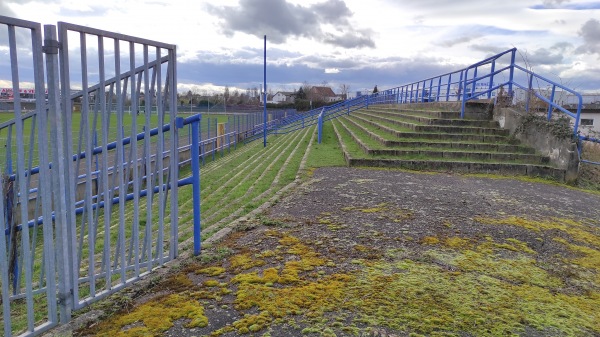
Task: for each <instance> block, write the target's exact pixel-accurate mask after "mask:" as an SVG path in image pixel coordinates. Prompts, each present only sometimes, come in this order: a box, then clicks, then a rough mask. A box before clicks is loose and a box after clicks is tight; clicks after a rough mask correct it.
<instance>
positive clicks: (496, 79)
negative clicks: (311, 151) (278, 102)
mask: <svg viewBox="0 0 600 337" xmlns="http://www.w3.org/2000/svg"><path fill="white" fill-rule="evenodd" d="M516 53H517V49H516V48H512V49H509V50H506V51H504V52H501V53H498V54H496V55H494V56H491V57H488V58H486V59H484V60H482V61H479V62H477V63H474V64H472V65H470V66H468V67H466V68H463V69H460V70H457V71H453V72H449V73H445V74H442V75H438V76H434V77H430V78H427V79H424V80H419V81H416V82H412V83H408V84H405V85H402V86H399V87H396V88H391V89H387V90H383V91H380V92H379V93H375V94H369V95H364V96H360V97H357V98H354V99H349V100H346V101H342V102H338V103H335V104H332V105H329V106H326V107H324V108H318V109H313V110H310V111H308V112H306V113H301V114H297V115H295V116H293V117H291V118H284V119H280V120H277V121H273V122H270V123H268V124H267V132H268V133H269V134H285V133H288V132H292V131H296V130H298V129H301V128H304V127H308V126H312V125H315V124H318V125H319V139H321V137H322V134H321V133H322V122H325V121H327V120H330V119H333V118H336V117H339V116H341V115H343V114H350V113H351V112H352V111H355V110H358V109H362V108H368V107H369V105H373V104H410V103H426V102H460V116H461V118H464V116H465V108H466V103H467V102H468V101H471V100H477V99H481V98H484V99H496V98H497V96H496V94H497V93H498V92H500V93H502V94H505V95H504V96H502V97H503V98H504V99H507V100H508V101H509V102H510V103H511V104H514V103H518V102H517V97H516V95H515V90H516V89H520V90H522V91H523V92H524V93H525V110H526V111H527V112H531V111H532V108H531V100H532V99H533V98H536V99H538V100H539V101H540V102H543V103H545V104H546V105H547V110H546V112H547V119H548V120H550V119H551V118H552V116H553V114H554V113H555V112H558V113H561V112H562V113H564V114H565V115H566V116H568V117H570V118H571V120H572V125H573V138H574V139H575V140H577V142H578V149H579V153H580V160H581V162H584V163H592V164H598V163H595V162H591V161H588V160H584V159H582V158H581V149H582V146H581V142H582V141H591V142H597V143H600V141H599V140H598V139H595V138H592V137H588V136H583V135H580V132H579V122H580V118H581V107H582V97H581V94H579V93H578V92H576V91H574V90H572V89H570V88H568V87H566V86H564V85H562V84H560V83H557V82H555V81H552V80H550V79H548V78H546V77H543V76H540V75H538V74H536V73H534V72H533V71H531V70H528V69H526V68H524V67H521V66H519V65H517V64H516V63H515V59H516ZM534 81H535V83H536V86H537V88H538V89H536V88H534ZM539 88H546V89H545V91H546V93H547V94H548V95H546V94H544V90H540V89H539ZM505 89H506V91H504V90H505ZM559 92H560V93H561V94H565V93H566V94H569V95H573V96H575V97H576V99H577V101H578V103H577V105H576V109H574V111H571V110H569V109H567V108H566V107H565V106H564V105H563V104H562V103H561V102H560V101H559V100H557V94H558V93H559ZM262 128H263V125H262V124H261V125H257V126H256V128H254V129H252V130H251V131H250V132H251V133H252V134H255V133H258V132H259V131H262ZM254 139H256V136H252V135H250V136H249V137H248V139H247V141H253V140H254Z"/></svg>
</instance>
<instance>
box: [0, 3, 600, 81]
mask: <svg viewBox="0 0 600 337" xmlns="http://www.w3.org/2000/svg"><path fill="white" fill-rule="evenodd" d="M0 15H4V16H10V17H16V18H20V19H25V20H30V21H36V22H40V23H42V24H56V22H57V21H65V22H69V23H74V24H78V25H84V26H90V27H94V28H98V29H102V30H111V31H116V32H119V33H122V34H127V35H134V36H138V37H142V38H147V39H151V40H157V41H161V42H165V43H171V44H176V45H177V48H178V49H177V54H178V61H179V64H178V81H179V86H180V90H181V91H185V90H187V89H193V90H203V89H213V90H216V89H218V88H222V87H223V86H226V85H227V86H230V87H235V88H240V89H246V88H251V87H258V86H259V85H260V83H262V62H263V60H262V55H263V35H267V58H268V66H267V67H268V68H267V72H268V85H269V87H270V89H271V90H274V91H277V90H290V91H291V90H294V89H297V88H298V87H299V86H300V85H301V84H302V83H303V82H308V83H309V84H313V85H315V84H319V85H320V84H323V83H327V84H328V85H330V86H331V87H332V88H333V89H334V90H335V91H339V86H340V85H342V84H345V85H346V86H349V87H350V89H351V90H353V91H354V90H364V89H372V88H373V86H374V85H378V87H379V88H380V89H384V88H391V87H395V86H398V85H401V84H405V83H409V82H412V81H416V80H419V79H423V78H426V77H431V76H434V75H438V74H442V73H446V72H449V71H453V70H457V69H460V68H462V67H465V66H467V65H469V64H472V63H474V62H476V61H478V60H481V59H483V58H485V57H487V56H490V55H492V54H494V53H497V52H500V51H503V50H506V49H510V48H512V47H516V48H518V50H519V60H518V61H519V62H520V63H522V64H523V61H524V60H527V63H528V64H529V65H530V66H531V67H532V68H533V69H534V71H535V72H537V73H539V74H542V75H545V76H547V77H550V78H552V79H557V80H560V81H561V82H562V83H564V84H566V85H568V86H570V87H571V88H574V89H576V90H579V91H593V92H598V91H600V21H599V20H600V1H593V0H590V1H588V0H508V1H498V0H493V1H489V0H455V1H444V0H369V1H365V0H220V1H207V0H194V1H190V0H103V1H97V0H96V1H88V0H44V1H32V0H1V2H0ZM4 55H5V54H0V57H5V56H4ZM0 75H1V74H0Z"/></svg>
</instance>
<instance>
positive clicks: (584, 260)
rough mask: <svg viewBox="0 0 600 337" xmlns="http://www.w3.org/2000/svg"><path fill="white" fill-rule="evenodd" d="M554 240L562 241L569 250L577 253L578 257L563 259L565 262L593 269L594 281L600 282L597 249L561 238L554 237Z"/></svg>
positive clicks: (599, 263) (599, 257)
mask: <svg viewBox="0 0 600 337" xmlns="http://www.w3.org/2000/svg"><path fill="white" fill-rule="evenodd" d="M554 241H556V242H560V243H562V244H563V245H565V246H566V247H567V248H569V250H571V251H572V252H574V253H576V254H577V255H579V257H576V258H574V259H563V260H564V261H565V262H566V263H569V264H576V265H578V266H580V267H583V268H586V269H588V270H591V271H593V272H594V274H595V282H596V283H597V284H600V251H599V250H598V249H593V248H590V247H586V246H581V245H575V244H572V243H570V242H568V241H567V240H564V239H561V238H555V239H554Z"/></svg>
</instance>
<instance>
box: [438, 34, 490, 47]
mask: <svg viewBox="0 0 600 337" xmlns="http://www.w3.org/2000/svg"><path fill="white" fill-rule="evenodd" d="M479 37H481V35H473V36H462V37H458V38H455V39H450V40H446V41H441V42H440V45H441V46H442V47H453V46H455V45H457V44H461V43H467V42H471V41H473V40H475V39H478V38H479Z"/></svg>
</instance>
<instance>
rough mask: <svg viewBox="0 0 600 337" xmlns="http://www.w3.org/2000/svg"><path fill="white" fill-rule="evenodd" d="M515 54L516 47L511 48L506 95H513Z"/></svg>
mask: <svg viewBox="0 0 600 337" xmlns="http://www.w3.org/2000/svg"><path fill="white" fill-rule="evenodd" d="M516 55H517V48H513V49H512V52H511V56H510V72H509V73H510V75H509V78H508V96H509V97H512V96H513V81H514V76H515V57H516Z"/></svg>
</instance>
